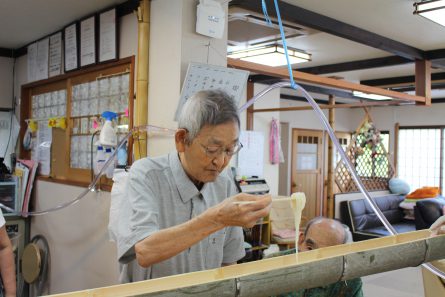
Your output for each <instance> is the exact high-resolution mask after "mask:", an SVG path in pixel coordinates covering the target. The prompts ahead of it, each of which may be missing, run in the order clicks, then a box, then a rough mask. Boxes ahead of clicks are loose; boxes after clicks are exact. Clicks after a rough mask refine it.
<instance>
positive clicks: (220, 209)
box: [135, 194, 271, 267]
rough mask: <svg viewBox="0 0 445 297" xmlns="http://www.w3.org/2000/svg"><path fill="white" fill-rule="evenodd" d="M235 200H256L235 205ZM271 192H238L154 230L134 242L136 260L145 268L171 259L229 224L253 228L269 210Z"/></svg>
mask: <svg viewBox="0 0 445 297" xmlns="http://www.w3.org/2000/svg"><path fill="white" fill-rule="evenodd" d="M236 201H253V203H251V204H236V203H234V202H236ZM270 205H271V197H270V195H264V196H256V195H248V194H238V195H236V196H233V197H231V198H228V199H226V200H224V201H223V202H221V203H220V204H218V205H215V206H214V207H211V208H209V209H208V210H206V211H205V212H203V213H202V214H200V215H199V216H197V217H195V218H193V219H191V220H190V221H188V222H185V223H183V224H180V225H177V226H174V227H170V228H166V229H163V230H160V231H158V232H155V233H153V234H152V235H150V236H149V237H147V238H145V239H143V240H141V241H139V242H138V243H136V244H135V252H136V259H137V261H138V263H139V265H141V266H142V267H149V266H151V265H153V264H155V263H158V262H162V261H164V260H166V259H169V258H171V257H173V256H175V255H177V254H179V253H180V252H182V251H184V250H185V249H187V248H189V247H191V246H192V245H194V244H196V243H197V242H199V241H201V240H202V239H204V238H205V237H207V236H209V235H210V234H212V233H214V232H216V231H218V230H220V229H222V228H224V227H227V226H241V227H248V228H250V227H252V226H253V225H255V222H256V221H257V220H258V219H260V218H262V217H264V216H266V215H267V214H268V213H269V211H270Z"/></svg>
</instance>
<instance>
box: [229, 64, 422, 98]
mask: <svg viewBox="0 0 445 297" xmlns="http://www.w3.org/2000/svg"><path fill="white" fill-rule="evenodd" d="M227 65H228V66H230V67H234V68H239V69H244V70H249V71H252V72H254V73H260V74H266V75H271V76H275V77H279V78H285V79H288V78H289V73H288V72H287V69H286V68H284V67H271V66H266V65H260V64H255V63H250V62H246V61H241V60H235V59H230V58H228V59H227ZM292 75H293V76H294V79H295V80H296V81H298V82H306V83H310V84H315V85H320V86H326V87H332V88H338V89H343V90H349V91H360V92H364V93H368V94H377V95H382V96H388V97H391V98H394V99H399V100H405V101H411V102H423V103H426V99H425V97H421V96H414V95H409V94H405V93H400V92H395V91H391V90H386V89H382V88H377V87H371V86H365V85H361V84H357V83H352V82H348V81H345V80H337V79H333V78H328V77H323V76H319V75H314V74H309V73H304V72H300V71H295V70H294V71H292Z"/></svg>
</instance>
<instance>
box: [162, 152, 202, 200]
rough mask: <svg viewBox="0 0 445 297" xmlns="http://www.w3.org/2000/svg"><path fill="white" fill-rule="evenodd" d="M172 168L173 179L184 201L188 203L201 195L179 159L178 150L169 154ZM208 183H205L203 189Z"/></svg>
mask: <svg viewBox="0 0 445 297" xmlns="http://www.w3.org/2000/svg"><path fill="white" fill-rule="evenodd" d="M169 162H170V168H171V170H172V174H173V179H174V181H175V183H176V187H177V188H178V191H179V196H180V197H181V200H182V202H184V203H186V202H188V201H189V200H190V199H192V198H193V197H195V196H197V195H199V191H198V189H197V188H196V186H195V185H194V184H193V182H192V181H191V180H190V178H189V177H188V176H187V174H186V173H185V170H184V168H183V167H182V164H181V160H179V155H178V152H176V151H175V152H171V153H170V154H169ZM205 186H206V185H204V187H203V189H204V188H205Z"/></svg>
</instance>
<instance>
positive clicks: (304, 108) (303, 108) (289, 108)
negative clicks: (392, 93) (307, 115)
mask: <svg viewBox="0 0 445 297" xmlns="http://www.w3.org/2000/svg"><path fill="white" fill-rule="evenodd" d="M388 105H400V102H397V101H386V102H362V103H345V104H334V105H329V104H319V105H318V106H319V107H320V109H332V108H359V107H364V106H388ZM312 109H313V108H312V106H293V107H279V108H258V109H254V110H253V111H252V112H253V113H256V112H273V111H295V110H312Z"/></svg>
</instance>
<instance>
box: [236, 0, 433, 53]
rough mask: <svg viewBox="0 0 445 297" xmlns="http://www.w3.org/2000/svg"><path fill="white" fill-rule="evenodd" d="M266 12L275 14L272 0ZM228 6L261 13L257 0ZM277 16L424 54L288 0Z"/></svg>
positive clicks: (365, 41)
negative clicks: (292, 3)
mask: <svg viewBox="0 0 445 297" xmlns="http://www.w3.org/2000/svg"><path fill="white" fill-rule="evenodd" d="M266 4H267V7H268V8H269V9H268V14H269V16H271V17H276V12H275V9H274V7H275V6H274V3H273V1H272V0H266ZM230 5H231V6H232V5H236V6H238V7H241V8H244V9H247V10H250V11H254V12H256V13H260V14H262V13H263V11H262V8H261V5H260V1H258V0H233V1H231V2H230ZM279 7H280V14H281V18H282V19H283V20H284V21H287V22H293V23H297V24H301V25H303V26H306V27H309V28H313V29H316V30H319V31H322V32H326V33H329V34H332V35H335V36H338V37H341V38H345V39H348V40H352V41H355V42H358V43H361V44H365V45H367V46H370V47H373V48H377V49H380V50H383V51H387V52H390V53H392V54H394V55H396V56H400V57H403V58H406V59H409V60H412V61H414V60H416V59H417V60H424V59H426V58H427V57H426V54H425V52H424V51H422V50H420V49H417V48H415V47H412V46H410V45H407V44H404V43H401V42H398V41H396V40H393V39H390V38H387V37H384V36H381V35H378V34H376V33H373V32H370V31H367V30H363V29H361V28H358V27H355V26H352V25H349V24H347V23H344V22H341V21H338V20H335V19H333V18H330V17H327V16H324V15H321V14H318V13H315V12H312V11H309V10H306V9H303V8H301V7H298V6H294V5H291V4H289V3H286V2H283V1H279Z"/></svg>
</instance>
